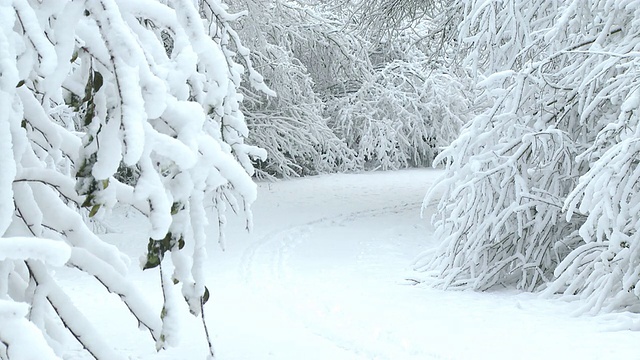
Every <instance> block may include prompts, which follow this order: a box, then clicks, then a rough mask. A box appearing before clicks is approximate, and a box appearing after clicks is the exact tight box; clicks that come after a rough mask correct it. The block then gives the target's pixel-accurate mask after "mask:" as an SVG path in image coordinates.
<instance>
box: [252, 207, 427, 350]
mask: <svg viewBox="0 0 640 360" xmlns="http://www.w3.org/2000/svg"><path fill="white" fill-rule="evenodd" d="M421 206H422V202H407V203H403V204H399V205H392V206H383V207H379V208H375V209H365V210H359V211H353V212H349V213H342V214H338V215H334V216H327V217H321V218H319V219H314V220H311V221H307V222H304V223H302V224H300V225H296V226H292V227H288V228H284V229H281V230H277V231H273V232H271V233H268V234H267V235H265V236H263V237H262V238H260V239H259V240H258V241H256V242H255V243H253V244H252V245H251V246H250V247H249V248H247V249H246V250H245V252H244V253H243V256H242V261H241V265H240V272H241V275H242V278H243V280H244V281H245V283H248V284H252V285H255V286H256V288H258V289H260V290H263V294H262V295H263V296H265V297H268V298H271V299H272V300H273V301H274V302H275V303H277V304H278V305H279V306H280V307H281V308H282V309H283V311H284V312H285V313H286V314H287V315H288V316H289V317H290V318H292V319H294V320H295V321H296V322H299V323H301V324H302V325H303V326H304V327H305V328H306V329H307V330H308V331H309V332H310V333H312V334H314V335H316V336H318V337H321V338H324V339H326V340H329V341H330V342H331V343H333V344H334V345H335V346H337V347H339V348H341V349H343V350H345V351H347V352H349V353H352V354H354V356H355V355H357V356H363V357H364V358H365V359H381V360H382V359H392V358H393V357H392V356H386V355H384V353H387V354H389V353H397V352H401V353H411V348H412V344H411V343H410V341H408V340H407V339H403V338H396V337H395V335H394V334H393V333H391V332H389V331H385V330H384V329H383V328H380V327H376V326H375V325H374V324H373V325H372V324H368V325H369V326H370V327H371V331H370V333H366V334H357V331H355V332H354V333H353V334H351V331H349V329H351V328H354V327H358V326H360V320H359V319H356V318H354V317H353V316H351V315H350V314H348V313H344V312H342V310H341V308H340V305H339V304H335V305H333V304H332V302H333V300H331V299H326V298H321V297H316V296H315V295H313V294H310V293H305V289H304V288H303V289H300V286H299V285H300V283H296V281H295V280H296V279H295V275H296V274H297V273H294V272H292V271H291V270H292V269H291V267H290V266H289V261H290V259H291V257H292V255H293V254H294V253H295V252H294V250H295V249H296V248H297V247H299V246H301V245H302V244H305V243H306V242H308V241H311V240H313V241H323V240H326V241H325V242H326V243H328V244H327V245H330V243H331V241H336V240H335V239H328V238H322V237H320V238H318V233H319V232H320V231H325V232H327V231H328V232H331V231H334V232H336V231H337V232H338V233H339V234H340V232H347V233H348V232H349V231H350V226H351V225H352V224H353V223H354V222H356V221H358V220H361V219H367V218H373V217H380V216H389V215H392V214H404V213H407V212H413V213H414V214H415V216H416V217H417V216H418V215H417V214H418V213H419V209H420V207H421ZM392 230H393V229H392ZM314 234H315V235H316V237H315V238H312V236H313V235H314ZM384 235H385V234H384V232H383V234H381V236H384ZM387 235H389V234H387ZM369 241H371V240H369ZM305 245H306V244H305ZM323 245H324V244H318V246H323ZM334 245H336V244H335V243H334ZM368 245H370V244H367V243H364V242H363V241H359V242H356V243H355V245H354V244H352V246H355V247H357V248H358V254H357V256H355V257H354V258H353V263H352V264H351V265H352V266H359V265H362V264H367V263H368V262H369V263H370V264H368V265H367V266H368V270H370V271H373V272H374V273H375V272H384V269H383V267H382V266H381V265H380V264H379V263H376V262H375V260H376V255H377V256H381V255H386V256H389V254H392V255H393V253H394V251H397V250H396V249H395V248H394V245H393V244H387V243H384V242H382V243H381V244H379V245H378V246H377V247H371V246H368ZM361 248H362V249H361ZM336 249H338V250H340V249H342V250H343V251H344V248H343V247H339V246H336ZM376 251H377V252H378V253H380V254H376ZM324 255H325V258H324V261H325V262H326V261H327V260H326V259H327V253H326V252H325V253H324ZM336 255H338V254H336ZM340 255H344V254H340ZM312 256H313V254H310V255H307V257H309V258H311V257H312ZM298 257H302V258H304V259H306V257H304V256H300V254H298ZM329 258H332V257H331V254H329ZM329 262H331V261H329ZM321 271H327V270H326V269H321ZM337 271H339V272H345V275H348V274H346V273H348V272H349V269H348V268H340V267H338V270H337ZM351 275H352V274H351ZM373 276H374V277H375V275H373ZM298 277H299V278H300V275H299V274H298ZM329 278H332V277H331V276H329ZM303 280H304V279H303ZM308 280H309V281H311V282H313V281H314V280H313V279H308ZM376 280H380V279H379V277H377V279H376ZM400 280H402V279H401V278H398V279H397V281H396V283H399V282H400ZM316 281H317V279H316ZM349 281H351V280H349V279H345V278H342V277H341V278H336V279H335V283H334V284H333V285H338V286H349ZM307 286H308V285H307ZM313 286H314V285H312V287H313ZM318 286H324V285H323V284H318ZM327 291H328V292H329V293H331V292H332V290H331V289H328V290H327ZM333 327H336V328H338V330H340V331H338V332H336V331H334V329H333ZM354 329H355V328H354ZM345 334H347V336H345ZM380 341H382V342H386V343H387V344H388V346H387V347H389V348H391V350H389V349H387V350H386V351H382V352H381V351H380V349H377V350H376V349H375V346H373V347H374V349H373V350H372V349H370V348H371V345H367V343H371V342H380ZM414 351H415V352H416V356H420V357H421V358H437V357H436V355H435V354H427V353H424V351H423V349H420V350H414Z"/></svg>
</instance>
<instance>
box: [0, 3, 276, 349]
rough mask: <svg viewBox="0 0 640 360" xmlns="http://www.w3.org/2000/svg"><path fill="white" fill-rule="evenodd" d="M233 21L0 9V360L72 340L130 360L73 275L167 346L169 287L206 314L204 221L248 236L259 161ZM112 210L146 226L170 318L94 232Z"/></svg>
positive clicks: (36, 6)
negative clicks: (86, 307)
mask: <svg viewBox="0 0 640 360" xmlns="http://www.w3.org/2000/svg"><path fill="white" fill-rule="evenodd" d="M236 17H237V16H235V15H230V14H229V13H228V12H227V11H226V10H225V7H224V5H223V4H222V3H220V2H219V1H218V0H203V1H198V2H194V1H192V0H173V1H163V2H159V1H144V0H128V1H116V0H96V1H87V2H84V1H67V0H50V1H45V2H40V1H30V0H13V1H12V0H2V1H0V73H1V74H2V76H1V77H0V105H1V106H2V109H3V111H1V112H0V136H1V137H2V139H0V146H2V149H3V155H4V156H2V159H0V169H1V171H0V196H1V197H2V199H1V202H0V235H1V236H2V237H1V238H0V358H2V359H18V358H29V359H31V358H36V357H37V358H38V359H45V358H57V357H60V356H62V355H63V354H64V351H65V347H64V345H65V341H64V336H65V335H64V334H65V333H67V331H68V333H71V334H72V335H73V336H74V337H75V338H76V339H77V341H78V342H79V343H80V344H81V345H82V346H83V347H84V349H86V350H87V351H88V352H89V353H90V354H91V355H92V356H93V357H95V358H98V359H119V358H122V356H120V355H119V354H117V353H116V352H115V351H114V350H113V346H112V345H111V344H109V342H108V340H106V339H104V338H102V337H101V336H100V335H99V333H98V331H96V329H95V328H94V327H93V326H92V325H91V324H90V323H89V322H88V321H87V320H86V318H85V317H84V316H83V314H81V313H80V311H79V310H78V309H77V308H76V307H75V306H74V305H73V303H72V302H71V301H70V299H69V297H68V296H67V295H66V293H65V291H64V289H63V288H61V287H60V286H58V284H57V281H56V279H55V277H54V276H53V275H52V272H51V269H52V268H53V267H56V266H63V265H65V264H66V265H67V266H70V267H73V268H76V269H78V270H79V271H80V272H82V273H84V274H86V275H88V276H92V277H94V278H95V279H97V280H98V281H99V282H100V283H101V284H102V285H104V287H105V290H106V291H109V292H112V293H115V294H118V295H119V296H120V299H121V300H122V301H123V302H124V304H125V305H126V306H127V307H128V309H129V310H130V311H131V313H132V314H133V316H135V317H136V318H137V320H138V321H139V324H140V326H141V327H142V328H146V329H148V330H149V333H150V336H151V337H152V338H153V340H154V341H155V342H156V345H157V348H158V349H161V348H163V347H165V346H166V345H171V344H173V343H174V342H175V337H176V336H178V334H177V333H176V331H175V330H176V329H175V326H174V322H175V317H176V316H177V313H176V312H175V306H176V305H175V301H176V299H179V298H180V297H181V296H178V295H177V293H176V291H177V290H178V287H177V286H174V283H179V285H178V286H179V289H181V292H182V297H184V298H185V299H186V301H187V302H188V305H189V308H190V310H191V312H192V313H193V314H194V315H198V314H199V315H201V316H203V315H202V309H203V305H204V303H205V302H206V300H207V297H208V290H207V289H206V287H205V284H204V280H205V279H204V274H203V271H202V266H203V262H204V261H205V258H206V252H205V243H206V241H207V236H206V234H205V227H206V225H207V222H208V218H209V216H208V210H207V209H210V208H213V209H214V212H215V214H214V216H216V217H217V219H218V221H219V223H220V224H224V210H225V208H226V205H230V206H232V207H233V208H234V209H235V210H236V211H240V212H245V213H246V214H247V219H248V226H250V221H251V217H250V213H249V205H250V204H251V202H252V201H253V200H254V199H255V196H256V189H255V185H254V184H253V182H252V181H251V178H250V174H252V171H253V169H252V165H251V162H252V160H253V158H254V157H260V158H261V157H264V155H265V154H264V151H262V150H260V149H258V148H255V147H252V146H249V145H246V144H244V139H245V138H246V136H247V135H248V129H247V127H246V124H245V122H244V118H243V116H242V112H241V111H240V102H241V100H242V96H241V95H240V94H239V92H238V88H239V86H240V81H241V76H242V72H243V68H242V66H240V65H238V64H237V62H236V59H235V57H236V53H235V52H234V50H237V52H238V55H237V56H241V57H245V58H248V52H247V51H246V49H244V48H243V47H241V45H240V43H239V42H238V39H237V38H236V37H234V33H233V32H232V31H230V27H229V22H231V21H233V20H234V19H235V18H236ZM230 39H231V40H232V41H235V43H233V44H231V43H230V42H231V41H230ZM248 71H249V73H250V74H251V76H250V79H251V81H252V85H253V86H255V87H256V88H257V89H262V90H264V91H268V89H267V88H266V86H265V84H264V83H263V82H262V81H261V78H260V76H259V74H257V72H255V70H253V69H252V68H249V69H248ZM122 173H129V174H134V176H131V177H130V179H129V181H128V183H123V182H120V181H118V180H117V178H120V177H119V176H118V174H122ZM117 204H122V205H127V206H131V207H133V208H135V209H136V210H137V211H139V212H141V213H142V214H144V215H145V216H146V217H147V218H148V220H149V223H150V229H151V230H150V232H149V243H148V253H147V254H146V258H145V261H144V262H143V264H141V265H142V266H143V267H144V268H154V267H159V268H160V275H161V279H160V283H161V285H162V289H163V294H164V306H163V308H162V309H155V310H154V309H153V307H150V306H148V305H147V304H145V302H144V301H143V300H142V299H143V297H142V296H141V294H139V293H138V292H137V290H136V289H135V287H134V286H133V285H132V284H131V283H130V282H129V281H128V280H127V279H126V277H125V274H126V272H127V270H128V258H127V257H126V256H124V255H123V254H121V253H120V252H119V251H118V249H116V248H115V247H114V246H112V245H109V244H107V243H105V242H104V241H102V240H101V239H100V238H99V237H98V236H97V235H96V234H94V233H93V232H92V231H91V230H90V227H89V226H88V225H87V223H86V222H85V220H84V219H85V218H86V216H83V214H84V215H88V217H96V218H98V217H101V216H104V215H105V214H108V213H109V211H110V210H111V209H112V208H113V207H114V206H115V205H117ZM220 240H222V239H220ZM167 254H170V256H165V255H167ZM203 324H205V327H206V323H204V318H203ZM27 339H28V340H27ZM33 354H36V355H33ZM210 354H211V356H213V348H211V349H210Z"/></svg>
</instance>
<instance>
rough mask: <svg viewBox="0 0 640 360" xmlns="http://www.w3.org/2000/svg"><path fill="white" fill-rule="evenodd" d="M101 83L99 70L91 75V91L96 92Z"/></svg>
mask: <svg viewBox="0 0 640 360" xmlns="http://www.w3.org/2000/svg"><path fill="white" fill-rule="evenodd" d="M102 84H103V79H102V74H100V73H99V72H97V71H96V72H94V75H93V92H94V93H97V92H98V90H100V88H101V87H102Z"/></svg>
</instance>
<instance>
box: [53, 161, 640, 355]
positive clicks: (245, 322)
mask: <svg viewBox="0 0 640 360" xmlns="http://www.w3.org/2000/svg"><path fill="white" fill-rule="evenodd" d="M439 174H440V172H439V171H438V170H430V169H420V170H406V171H393V172H375V173H365V174H351V175H347V174H340V175H324V176H317V177H309V178H302V179H294V180H286V181H280V182H277V183H266V182H265V183H259V186H258V200H257V201H256V203H255V204H254V207H253V209H254V230H253V233H251V234H247V233H245V232H244V230H243V229H244V221H243V219H234V218H230V219H229V224H228V227H227V230H226V231H227V239H228V240H227V244H226V249H225V251H222V250H221V249H220V248H219V247H218V246H217V242H216V241H210V243H209V246H208V249H207V251H208V254H209V258H208V259H207V265H206V266H205V270H206V274H205V276H206V278H207V286H208V288H209V290H210V292H211V299H210V300H209V302H208V303H207V304H206V305H205V316H206V320H207V324H208V326H209V331H210V332H211V334H212V338H213V341H214V348H215V350H216V359H222V360H241V359H242V360H244V359H246V360H254V359H255V360H261V359H278V360H294V359H295V360H298V359H306V360H313V359H317V360H340V359H343V360H351V359H380V360H381V359H393V360H395V359H400V360H402V359H640V355H639V353H638V350H637V346H638V343H640V333H639V332H632V331H628V330H620V329H621V328H624V326H625V324H627V325H629V324H632V323H633V322H638V321H640V318H639V317H638V316H637V315H633V314H630V313H618V314H610V315H598V316H590V315H573V313H574V310H576V309H577V308H578V307H579V306H580V303H579V302H572V303H567V302H563V301H559V300H554V299H545V298H541V297H540V296H539V295H536V294H530V293H520V292H516V291H513V290H506V289H505V290H496V291H492V292H486V293H476V292H466V291H465V292H459V291H441V290H434V289H431V288H429V287H426V286H423V285H418V286H413V285H410V282H409V281H407V280H406V279H407V278H411V277H413V276H416V274H415V273H414V272H413V271H412V262H413V260H414V259H415V258H416V256H417V255H418V254H419V253H420V252H422V251H428V250H429V249H432V248H434V247H435V246H437V245H438V240H437V239H435V238H434V237H433V228H432V227H431V225H430V221H429V218H430V215H431V214H432V213H433V211H435V203H433V204H428V206H427V208H426V209H425V211H424V216H425V217H424V218H421V217H420V209H421V205H422V199H423V197H424V194H426V193H427V191H428V190H429V188H430V187H431V185H432V184H433V183H434V181H435V179H436V178H437V176H438V175H439ZM118 210H120V211H118ZM142 223H143V219H142V218H140V217H139V216H138V215H136V213H135V212H134V211H124V210H123V209H116V211H114V213H113V217H112V218H111V219H110V220H109V222H108V223H107V227H109V228H111V230H114V231H116V232H119V234H109V235H105V236H104V238H105V239H106V240H107V241H109V242H111V243H113V244H115V245H117V246H118V247H120V248H121V249H122V250H123V251H125V252H126V253H127V254H128V255H129V256H131V257H132V258H139V257H140V256H141V255H142V254H143V253H144V250H145V247H146V243H147V240H146V239H145V238H143V237H142V234H143V231H144V229H142V227H143V226H141V224H142ZM211 223H212V224H215V223H216V221H211ZM209 231H210V236H211V237H214V236H215V234H216V233H217V229H215V228H211V229H209ZM136 263H137V262H136V261H132V264H136ZM82 276H83V275H82V274H80V273H79V272H78V271H76V270H73V269H61V270H59V271H57V275H56V277H58V278H60V279H61V280H60V285H61V286H62V287H63V288H65V289H66V290H67V291H69V292H70V293H71V296H72V298H73V299H74V301H75V302H76V303H77V304H78V306H79V309H80V310H81V311H83V312H84V313H86V314H88V316H89V318H90V320H91V321H92V322H94V325H95V327H96V328H98V329H100V331H101V332H102V333H103V334H104V336H105V337H106V338H107V339H110V340H109V342H110V343H112V344H115V346H116V350H117V351H119V352H121V353H122V354H124V355H125V357H127V356H128V357H129V358H130V359H186V360H190V359H205V358H206V355H207V344H206V340H205V337H204V335H203V329H202V324H201V322H200V321H199V320H197V319H196V318H195V317H192V316H190V315H188V310H187V307H186V305H185V306H184V308H183V309H181V310H180V311H183V312H184V313H185V315H184V320H183V321H182V323H181V324H180V328H181V329H182V332H181V334H182V336H181V338H180V339H179V340H180V342H179V344H178V345H177V346H176V347H175V348H170V349H168V350H163V351H161V352H160V353H156V351H155V344H154V342H153V341H152V340H151V338H150V337H149V336H148V332H146V331H144V330H141V331H137V330H136V320H135V319H134V318H133V317H132V316H131V315H129V314H128V313H127V311H126V309H125V307H124V306H123V305H122V304H120V303H119V301H118V298H117V296H116V295H110V296H105V295H104V292H103V290H102V289H101V288H100V285H99V284H96V283H95V281H92V280H91V279H90V278H88V277H87V278H85V277H82ZM129 278H130V279H132V280H133V281H134V283H135V284H136V285H137V286H139V288H140V290H142V292H143V293H144V294H146V295H147V296H149V300H150V301H151V303H152V304H153V305H154V306H156V311H157V312H158V313H159V312H160V309H161V299H162V296H161V293H160V288H159V284H160V283H159V274H158V272H157V269H154V270H153V271H149V270H147V271H144V272H143V271H142V270H139V268H137V267H136V266H135V265H132V268H131V274H130V276H129ZM64 358H65V359H85V358H87V359H88V358H89V356H88V354H86V353H83V352H82V351H80V350H78V351H77V352H71V353H69V354H67V355H66V356H65V357H64Z"/></svg>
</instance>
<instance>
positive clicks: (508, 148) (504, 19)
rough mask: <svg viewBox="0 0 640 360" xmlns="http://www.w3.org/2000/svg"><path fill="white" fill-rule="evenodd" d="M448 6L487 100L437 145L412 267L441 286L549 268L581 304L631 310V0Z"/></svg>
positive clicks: (532, 277) (635, 24)
mask: <svg viewBox="0 0 640 360" xmlns="http://www.w3.org/2000/svg"><path fill="white" fill-rule="evenodd" d="M458 5H459V6H460V8H461V9H464V12H463V17H464V20H463V22H462V24H461V26H460V28H459V29H460V43H461V44H462V45H461V47H462V48H466V47H467V46H468V48H469V49H470V50H471V51H470V53H469V54H468V55H467V56H466V64H467V65H468V66H469V67H471V68H473V69H474V70H476V71H477V76H478V79H479V80H481V81H480V85H481V86H482V87H485V88H487V89H488V91H487V92H486V94H487V95H488V96H489V97H490V99H491V101H488V103H490V104H491V106H490V107H489V108H488V110H487V111H485V112H484V113H483V114H481V115H479V116H477V117H475V118H474V119H473V120H472V122H471V123H470V124H469V125H468V126H467V127H466V128H465V129H464V131H463V133H462V135H461V137H460V138H459V139H458V140H456V141H455V142H454V143H453V144H452V145H451V147H450V148H448V149H447V150H446V151H445V152H444V153H443V154H442V155H441V157H440V160H442V161H446V162H447V163H448V167H447V171H446V173H445V175H444V178H443V181H442V182H441V183H440V186H441V188H442V189H444V190H443V191H444V194H445V196H444V197H443V199H442V201H441V203H440V209H441V210H442V211H443V213H442V214H441V215H440V217H439V219H440V220H438V221H437V223H436V224H437V230H436V231H437V232H438V234H440V236H442V237H444V238H445V239H446V242H445V244H444V246H443V247H442V249H441V250H440V251H439V252H438V253H437V256H436V259H435V260H433V261H432V262H428V261H427V259H426V258H424V259H421V260H424V261H425V263H426V264H423V265H424V269H431V270H435V272H436V274H437V275H436V276H437V277H438V278H439V280H437V281H436V282H437V283H439V284H443V285H444V286H449V285H459V286H462V287H473V288H479V289H484V288H488V287H490V286H492V285H494V284H497V283H505V284H514V285H516V286H518V287H520V288H525V289H533V288H535V287H536V285H538V284H543V283H545V282H548V281H551V283H550V285H549V287H548V289H547V292H548V293H555V292H564V293H566V294H569V295H573V294H577V293H579V294H581V297H583V298H585V299H586V300H587V302H586V304H587V305H586V308H589V309H593V310H594V311H599V310H601V309H603V308H604V307H606V308H607V309H608V310H612V309H619V308H628V309H632V310H635V311H638V309H637V303H638V295H639V294H640V292H639V290H638V287H637V286H636V285H637V284H638V281H639V280H640V277H639V274H640V262H638V260H637V254H638V253H637V251H638V250H637V249H638V246H640V245H638V243H639V242H640V239H639V238H638V236H639V235H638V233H637V229H638V225H637V222H638V215H637V209H636V206H637V201H638V187H637V186H638V185H637V176H638V175H637V174H638V171H637V170H636V167H637V162H638V161H637V159H636V157H637V153H638V152H637V149H636V147H637V146H636V145H635V144H636V143H637V142H638V128H639V127H638V120H637V117H638V115H637V111H638V110H637V109H638V106H639V104H640V101H639V100H638V88H639V87H640V81H639V80H638V79H640V78H639V77H638V60H637V57H636V56H635V52H636V51H637V48H638V44H639V42H638V37H637V34H638V33H639V32H640V21H639V20H638V16H639V15H640V5H639V4H638V3H637V2H636V1H627V0H615V1H606V2H603V1H595V0H593V1H583V2H570V3H566V2H562V1H544V0H539V1H534V2H529V1H516V2H508V3H503V4H501V5H498V4H491V5H490V6H487V3H486V2H485V1H474V2H467V3H464V2H460V3H459V4H458ZM552 272H553V273H555V276H556V277H557V278H556V279H555V280H553V279H551V278H550V275H551V274H552Z"/></svg>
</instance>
